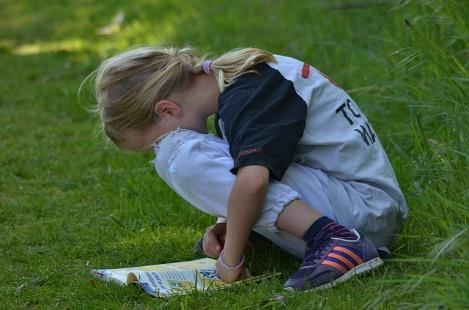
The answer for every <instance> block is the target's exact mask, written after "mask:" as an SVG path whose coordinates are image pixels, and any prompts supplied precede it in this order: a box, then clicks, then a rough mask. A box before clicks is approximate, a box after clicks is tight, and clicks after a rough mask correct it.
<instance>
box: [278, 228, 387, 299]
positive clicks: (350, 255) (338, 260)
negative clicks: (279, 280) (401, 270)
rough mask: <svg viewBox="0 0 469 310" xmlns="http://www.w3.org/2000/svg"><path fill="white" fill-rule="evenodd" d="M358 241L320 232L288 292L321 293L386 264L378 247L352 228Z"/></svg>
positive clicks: (288, 283) (287, 284)
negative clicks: (305, 291)
mask: <svg viewBox="0 0 469 310" xmlns="http://www.w3.org/2000/svg"><path fill="white" fill-rule="evenodd" d="M350 231H351V232H353V233H354V234H355V235H356V236H357V239H356V240H346V239H340V238H335V237H331V236H330V234H328V232H327V231H320V232H319V233H318V234H317V236H316V237H315V238H314V239H313V240H312V241H311V242H310V243H308V245H307V247H306V251H305V256H304V259H303V264H302V265H301V267H300V269H299V270H298V271H297V272H295V273H294V274H293V275H292V276H291V277H290V278H289V279H288V280H287V282H285V284H284V285H283V286H284V288H285V289H287V290H292V291H293V290H312V289H314V290H317V289H324V288H329V287H333V286H335V285H336V284H337V283H340V282H344V281H346V280H348V279H350V278H351V277H353V276H355V275H357V274H360V273H364V272H366V271H369V270H372V269H375V268H377V267H378V266H380V265H382V264H383V261H382V260H381V258H379V256H378V252H377V250H376V248H375V246H374V245H373V244H372V243H371V241H370V240H368V239H367V238H366V237H365V236H363V235H360V233H359V232H358V231H357V230H355V229H351V230H350Z"/></svg>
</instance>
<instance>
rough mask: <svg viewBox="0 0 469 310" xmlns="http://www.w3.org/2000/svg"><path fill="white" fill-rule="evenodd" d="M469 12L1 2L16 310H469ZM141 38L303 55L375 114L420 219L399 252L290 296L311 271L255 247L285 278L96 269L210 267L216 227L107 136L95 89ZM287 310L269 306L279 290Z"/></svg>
mask: <svg viewBox="0 0 469 310" xmlns="http://www.w3.org/2000/svg"><path fill="white" fill-rule="evenodd" d="M467 16H469V3H468V2H467V1H464V0H462V1H461V0H460V1H457V0H453V1H451V0H448V1H444V0H440V1H437V0H426V1H412V0H400V1H352V0H343V1H325V0H324V1H306V0H305V1H275V0H262V1H261V0H256V1H248V0H243V1H215V0H203V1H182V0H157V1H150V0H142V1H110V0H103V1H92V0H81V1H72V0H64V1H52V0H44V1H34V0H29V1H15V0H0V125H1V129H0V265H1V266H2V268H0V296H1V305H0V308H5V309H16V308H33V309H36V308H38V309H49V308H85V309H88V308H138V309H142V308H152V309H153V308H174V309H179V308H181V309H202V308H204V309H219V308H229V309H251V308H252V309H270V308H273V309H303V308H337V309H347V308H370V309H374V308H438V309H459V308H464V307H467V306H468V305H469V294H468V287H469V277H468V275H469V253H468V252H469V251H468V248H469V229H468V221H469V206H468V201H469V151H468V150H469V106H468V95H469V73H468V71H469V61H468V60H469V57H468V56H469V55H468V54H469V25H468V19H467ZM142 44H167V45H177V46H183V45H192V46H195V47H198V48H200V49H201V50H203V51H204V52H207V53H210V54H211V55H218V54H221V53H223V52H224V51H227V50H229V49H231V48H235V47H240V46H256V47H261V48H264V49H267V50H270V51H272V52H274V53H277V54H284V55H289V56H293V57H296V58H300V59H302V60H304V61H306V62H309V63H311V64H312V65H313V66H315V67H317V68H319V69H320V70H321V71H323V72H325V73H327V74H328V75H329V76H331V77H332V78H334V80H336V81H337V82H339V83H340V84H341V85H342V86H343V87H344V88H345V89H346V90H347V91H348V92H349V93H350V94H351V95H352V97H353V98H354V99H355V101H357V102H358V104H359V105H360V106H361V107H362V108H363V110H365V111H366V113H367V115H368V118H369V119H370V120H371V122H372V123H373V126H374V128H375V131H376V132H377V133H378V135H379V137H380V139H381V141H382V143H383V145H384V146H385V149H386V151H387V152H388V155H389V157H390V160H391V162H392V164H393V166H394V168H395V171H396V174H397V177H398V179H399V182H400V184H401V188H402V190H403V192H404V194H405V196H406V198H407V202H408V204H409V208H410V215H409V219H408V221H407V223H406V226H405V227H404V229H403V231H402V233H401V234H400V236H399V238H398V239H397V242H396V243H395V244H394V247H393V254H394V258H393V259H391V260H388V261H386V264H385V266H384V267H382V268H381V269H379V270H378V271H376V272H373V273H372V274H371V275H369V276H363V277H360V278H357V279H354V280H352V281H350V282H347V283H345V284H343V285H340V286H338V287H336V288H334V289H330V290H326V291H321V292H313V293H298V294H291V293H287V292H285V291H284V290H283V289H282V283H283V281H284V280H285V279H286V278H287V277H288V274H289V273H291V272H292V271H294V270H295V268H297V267H298V265H299V264H300V261H299V260H296V259H293V258H290V257H288V256H287V255H286V254H284V253H282V252H281V251H279V250H275V249H272V250H267V252H266V253H253V254H251V255H250V256H249V258H248V266H249V267H250V269H251V270H252V271H253V272H254V273H256V274H260V273H264V272H266V273H267V272H272V271H280V272H282V274H283V275H282V276H280V277H278V278H276V279H273V280H272V279H270V280H266V281H262V282H260V283H257V284H248V285H242V286H238V287H234V288H232V289H229V290H224V291H216V292H209V293H207V294H203V293H197V294H194V295H190V296H181V297H175V298H172V299H168V300H159V299H154V298H152V297H150V296H148V295H146V294H145V293H144V292H143V291H142V290H140V289H138V288H137V287H119V286H117V285H111V284H108V283H102V282H97V281H95V280H94V279H93V278H92V277H91V275H90V270H91V268H93V267H124V266H134V265H146V264H156V263H165V262H173V261H181V260H189V259H195V258H197V256H196V255H195V254H194V253H193V251H192V246H193V243H194V242H195V240H197V239H198V238H199V237H200V236H201V235H202V233H203V232H204V229H205V227H207V226H208V225H209V224H211V223H212V222H213V219H212V218H210V217H209V216H206V215H204V214H202V213H200V212H199V211H197V210H196V209H195V208H192V207H191V206H190V205H188V204H187V203H185V202H184V201H183V200H182V199H180V198H179V197H178V196H177V195H175V194H174V193H172V192H171V190H170V189H169V188H168V187H167V186H166V185H165V184H164V183H163V182H162V180H160V179H159V178H158V177H157V176H156V175H155V172H154V170H153V168H152V166H151V165H150V164H149V163H148V162H149V161H150V160H152V158H153V154H151V153H149V154H132V153H127V152H122V151H120V150H118V149H117V148H116V147H114V146H113V145H111V144H110V143H108V142H106V140H105V139H104V138H103V136H102V134H101V133H100V132H99V124H98V120H97V118H96V116H95V115H93V114H91V113H89V112H88V109H89V108H91V107H93V104H94V100H93V97H92V89H91V84H90V83H84V85H83V89H82V91H81V93H80V96H78V89H79V87H80V85H81V83H82V81H83V80H84V79H85V78H86V77H87V76H88V74H90V73H91V72H92V71H93V70H94V69H95V68H96V67H97V66H98V65H99V63H100V61H102V60H103V59H104V58H106V57H108V56H110V55H113V54H115V53H117V52H118V51H121V50H124V49H126V48H129V47H132V46H135V45H142ZM278 294H281V295H283V296H284V298H283V299H282V301H269V299H271V298H272V297H273V296H274V295H278Z"/></svg>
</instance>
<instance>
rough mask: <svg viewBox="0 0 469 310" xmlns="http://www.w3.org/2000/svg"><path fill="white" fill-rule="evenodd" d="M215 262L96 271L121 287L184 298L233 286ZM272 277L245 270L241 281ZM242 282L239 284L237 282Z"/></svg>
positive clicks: (103, 277)
mask: <svg viewBox="0 0 469 310" xmlns="http://www.w3.org/2000/svg"><path fill="white" fill-rule="evenodd" d="M215 263H216V260H214V259H211V258H202V259H196V260H191V261H185V262H177V263H169V264H160V265H150V266H141V267H130V268H118V269H93V270H92V274H93V275H94V276H95V277H97V278H98V279H100V280H103V281H108V282H115V283H117V284H120V285H128V284H137V285H140V287H142V288H143V290H144V291H145V292H147V293H148V294H150V295H152V296H155V297H170V296H171V295H185V294H190V293H192V292H194V291H196V290H197V291H207V290H210V289H219V288H223V287H226V286H229V285H231V284H228V283H225V282H223V281H222V280H220V278H219V277H218V276H217V273H216V267H215ZM269 276H272V275H267V276H259V277H252V276H251V275H250V273H249V272H248V271H247V270H246V273H245V275H244V277H243V279H242V281H241V282H245V281H250V280H258V279H261V278H262V279H263V278H267V277H269ZM236 283H239V282H236Z"/></svg>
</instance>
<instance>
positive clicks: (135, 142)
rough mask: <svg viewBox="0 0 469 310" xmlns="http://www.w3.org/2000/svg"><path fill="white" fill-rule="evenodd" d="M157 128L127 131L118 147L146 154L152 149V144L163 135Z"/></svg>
mask: <svg viewBox="0 0 469 310" xmlns="http://www.w3.org/2000/svg"><path fill="white" fill-rule="evenodd" d="M158 127H159V126H156V125H154V126H150V127H148V128H147V129H144V130H136V129H127V130H126V131H125V134H124V136H125V139H124V142H122V143H121V144H120V145H119V147H120V148H122V149H124V150H129V151H134V152H146V151H150V150H152V148H153V146H152V145H153V142H154V141H155V140H156V139H157V138H158V137H160V136H162V135H163V134H164V132H163V130H162V129H161V128H158Z"/></svg>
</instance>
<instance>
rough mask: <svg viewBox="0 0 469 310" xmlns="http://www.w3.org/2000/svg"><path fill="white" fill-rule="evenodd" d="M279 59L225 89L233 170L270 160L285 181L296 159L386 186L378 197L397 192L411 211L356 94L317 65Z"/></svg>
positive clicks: (224, 121)
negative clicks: (318, 68) (351, 92)
mask: <svg viewBox="0 0 469 310" xmlns="http://www.w3.org/2000/svg"><path fill="white" fill-rule="evenodd" d="M275 59H276V62H275V63H264V64H260V65H257V66H256V67H255V68H254V69H255V70H256V71H257V74H256V73H247V74H244V75H241V76H240V77H238V78H237V79H236V80H235V81H234V82H233V83H232V84H231V85H229V86H228V87H226V89H225V90H224V91H223V92H222V93H221V94H220V96H219V109H218V114H217V117H216V127H217V131H218V132H219V133H221V135H222V137H223V138H224V139H225V140H227V142H228V144H229V150H230V154H231V156H232V157H233V159H234V166H233V168H232V169H231V172H232V173H234V174H236V173H237V171H238V170H239V169H240V168H242V167H245V166H249V165H262V166H265V167H267V168H268V169H269V171H270V176H271V179H273V180H276V181H280V180H281V179H282V176H283V174H284V173H285V171H286V169H287V168H288V166H289V165H290V164H291V163H292V162H296V163H299V164H302V165H305V166H308V167H311V168H314V169H319V170H322V171H324V172H326V173H327V174H328V175H331V176H333V177H335V178H337V179H339V180H343V181H347V182H358V183H360V184H358V185H357V188H358V187H360V186H361V185H366V186H368V187H370V186H371V187H373V188H375V189H377V191H379V192H380V193H379V194H375V193H373V194H372V196H373V197H371V198H370V204H378V205H379V204H380V201H379V200H380V199H381V200H385V199H388V198H389V199H390V200H393V201H395V202H396V203H397V204H398V205H399V208H400V209H401V215H402V217H403V218H405V217H406V215H407V206H406V203H405V199H404V197H403V195H402V192H401V190H400V188H399V185H398V183H397V180H396V177H395V175H394V171H393V169H392V167H391V164H390V162H389V160H388V158H387V155H386V153H385V151H384V149H383V147H382V145H381V143H380V141H379V139H378V137H377V136H376V133H375V132H374V129H373V128H372V126H371V124H370V123H369V121H368V119H367V118H366V116H365V115H364V113H363V112H362V111H361V110H360V108H359V107H358V106H357V105H356V103H355V102H354V101H353V100H352V98H350V96H349V95H348V94H347V93H346V92H345V91H344V90H343V89H342V88H340V87H339V86H338V85H337V84H336V83H335V82H334V81H332V80H330V79H329V78H328V77H327V76H325V75H324V74H322V73H321V72H320V71H319V70H317V69H316V68H314V67H312V66H310V65H309V64H307V63H304V62H301V61H299V60H297V59H293V58H290V57H285V56H280V55H275ZM306 181H307V180H305V182H306ZM343 194H344V193H331V197H334V196H340V195H343ZM381 194H382V197H378V196H380V195H381ZM363 195H364V197H365V196H370V194H369V193H364V194H363ZM385 196H386V197H385ZM364 199H368V198H366V197H365V198H364ZM332 200H334V198H332ZM339 200H340V197H339V198H337V204H340V201H339ZM371 200H374V201H372V202H371ZM381 205H384V204H383V203H381ZM343 207H344V208H345V207H346V206H343Z"/></svg>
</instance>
